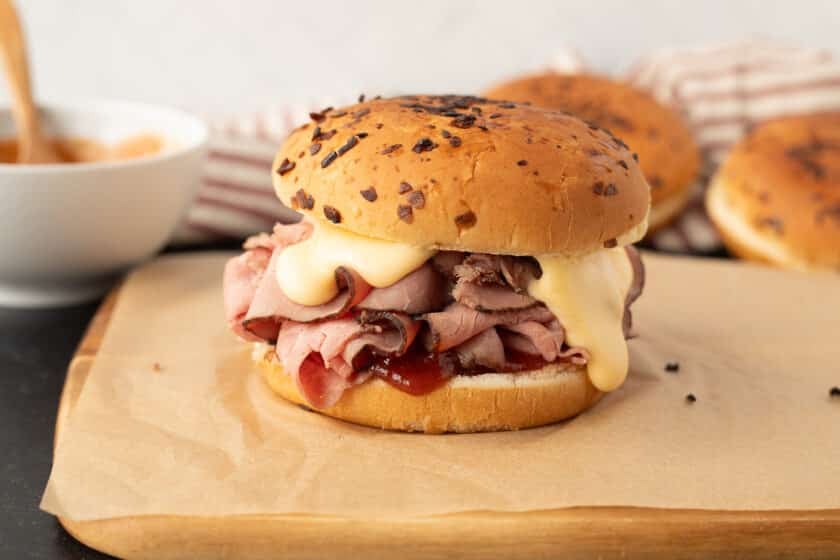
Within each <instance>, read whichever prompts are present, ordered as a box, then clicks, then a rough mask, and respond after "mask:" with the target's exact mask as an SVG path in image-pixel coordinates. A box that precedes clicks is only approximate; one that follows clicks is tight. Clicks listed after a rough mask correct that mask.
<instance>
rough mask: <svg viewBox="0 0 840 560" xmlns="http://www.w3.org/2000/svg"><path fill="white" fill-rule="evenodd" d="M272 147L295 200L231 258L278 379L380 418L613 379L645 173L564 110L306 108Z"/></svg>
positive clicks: (558, 397) (528, 401)
mask: <svg viewBox="0 0 840 560" xmlns="http://www.w3.org/2000/svg"><path fill="white" fill-rule="evenodd" d="M311 119H312V122H309V123H307V124H304V125H303V126H301V127H299V128H297V129H295V130H294V131H293V132H292V133H291V135H290V136H289V137H288V139H287V140H286V141H285V142H284V144H283V145H282V147H281V148H280V151H279V153H278V154H277V156H276V158H275V161H274V167H273V178H274V185H275V190H276V193H277V196H278V197H279V198H280V200H281V201H282V202H284V203H285V204H287V205H289V206H290V207H291V208H293V209H295V210H297V211H299V212H300V213H301V214H302V217H301V220H300V221H299V222H297V223H293V224H278V225H277V226H275V228H274V230H273V231H272V232H271V233H264V234H261V235H257V236H254V237H252V238H250V239H248V240H247V241H246V242H245V245H244V249H245V251H244V252H243V253H242V254H241V255H239V256H236V257H234V258H232V259H231V260H230V261H229V262H228V263H227V265H226V267H225V271H224V300H225V312H226V316H227V321H228V324H229V325H230V328H231V329H232V330H233V332H234V333H236V334H237V335H238V336H239V337H240V338H242V339H243V340H245V341H249V342H252V343H254V349H253V353H252V354H253V358H254V360H255V362H256V364H257V369H259V371H260V372H261V374H262V376H263V377H264V379H265V380H266V382H267V384H268V386H269V387H270V388H271V389H272V390H273V391H275V392H276V393H277V394H278V395H279V396H280V397H282V398H283V399H286V400H287V401H291V402H293V403H297V404H299V405H301V406H303V407H306V408H308V409H312V410H315V411H318V412H321V413H323V414H325V415H328V416H332V417H335V418H339V419H343V420H346V421H350V422H354V423H357V424H362V425H366V426H373V427H377V428H383V429H391V430H404V431H421V432H428V433H440V432H479V431H493V430H512V429H519V428H527V427H533V426H539V425H543V424H548V423H551V422H556V421H559V420H562V419H565V418H569V417H571V416H574V415H576V414H578V413H580V412H581V411H583V410H585V409H587V408H588V407H590V406H592V405H593V404H595V403H596V402H597V401H598V400H599V399H600V397H601V396H602V395H603V394H604V393H605V392H608V391H613V390H615V389H617V388H618V387H619V386H621V384H622V382H623V381H624V379H625V377H626V375H627V372H628V350H627V344H626V342H625V340H626V338H627V336H628V334H629V332H630V328H631V316H630V311H629V307H630V304H632V303H633V301H634V300H635V299H636V298H637V297H638V296H639V294H640V293H641V290H642V285H643V279H644V273H643V268H642V263H641V260H640V257H639V254H638V253H637V252H636V251H635V249H634V248H633V247H632V246H631V244H632V243H633V242H635V241H637V240H639V239H640V238H641V237H642V236H643V235H644V233H645V230H646V227H647V217H648V210H649V205H650V198H649V197H650V195H649V188H648V185H647V183H646V182H645V179H644V177H643V175H642V172H641V170H640V169H639V167H638V165H637V164H636V161H635V160H634V158H633V155H632V153H631V152H630V150H629V149H628V148H627V146H626V145H625V143H624V142H623V141H621V140H620V139H618V138H616V137H614V136H613V135H612V134H611V133H609V132H608V131H606V130H604V129H602V128H599V127H598V126H596V125H594V124H592V123H585V122H583V121H582V120H579V119H577V118H575V117H572V116H569V115H566V114H562V113H560V112H554V111H549V110H544V109H538V108H533V107H529V106H527V105H520V104H517V103H513V102H509V101H496V100H489V99H484V98H479V97H472V96H454V95H446V96H428V95H422V96H406V97H395V98H390V99H381V98H376V99H372V100H369V101H366V102H365V101H362V102H360V103H358V104H356V105H353V106H349V107H344V108H340V109H332V108H329V109H325V110H324V111H321V112H319V113H313V114H311Z"/></svg>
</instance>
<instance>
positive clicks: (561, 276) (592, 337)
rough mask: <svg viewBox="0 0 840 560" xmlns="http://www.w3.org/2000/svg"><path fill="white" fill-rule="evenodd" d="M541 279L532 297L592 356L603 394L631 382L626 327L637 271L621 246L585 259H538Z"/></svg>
mask: <svg viewBox="0 0 840 560" xmlns="http://www.w3.org/2000/svg"><path fill="white" fill-rule="evenodd" d="M536 259H537V261H538V262H539V263H540V266H541V267H542V271H543V273H542V277H540V278H539V279H535V280H533V281H531V284H530V285H529V286H528V293H529V294H531V296H532V297H534V298H536V299H538V300H540V301H542V302H543V303H545V304H546V305H547V306H548V308H549V309H550V310H551V312H552V313H554V314H555V315H556V316H557V318H558V319H559V320H560V323H561V324H562V325H563V328H565V329H566V340H567V341H568V343H569V345H570V346H580V347H583V348H586V349H587V350H588V351H589V355H590V360H589V363H588V364H587V370H588V372H589V379H590V380H591V381H592V384H593V385H595V387H597V388H598V389H599V390H601V391H612V390H614V389H616V388H618V387H619V386H620V385H621V384H622V383H623V382H624V379H625V378H626V377H627V369H628V362H629V358H628V353H627V343H626V342H625V340H624V332H623V330H622V326H621V322H622V317H623V315H624V300H625V298H626V297H627V292H628V291H629V289H630V285H631V284H632V282H633V267H632V265H631V264H630V260H629V259H628V258H627V253H626V252H625V250H624V249H623V248H622V247H615V248H613V249H604V250H601V251H595V252H594V253H590V254H588V255H584V256H581V257H563V256H557V255H546V256H542V257H536Z"/></svg>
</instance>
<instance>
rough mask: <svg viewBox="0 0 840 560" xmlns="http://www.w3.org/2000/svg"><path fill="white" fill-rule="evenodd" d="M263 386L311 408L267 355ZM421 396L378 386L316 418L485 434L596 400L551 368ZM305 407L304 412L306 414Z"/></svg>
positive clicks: (574, 370)
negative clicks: (322, 417) (329, 417)
mask: <svg viewBox="0 0 840 560" xmlns="http://www.w3.org/2000/svg"><path fill="white" fill-rule="evenodd" d="M255 358H256V361H257V364H258V366H259V369H260V372H261V373H262V376H263V379H265V381H266V382H267V383H268V385H269V387H271V389H272V390H274V392H275V393H277V394H278V395H280V396H281V397H283V398H284V399H286V400H288V401H291V402H294V403H297V404H300V405H304V406H306V407H310V405H309V404H308V403H307V402H306V401H305V400H304V398H303V397H302V396H301V394H300V393H299V392H298V389H297V386H296V385H295V382H294V380H293V379H292V377H291V376H290V375H287V374H286V373H285V372H284V371H283V368H282V366H281V365H280V364H279V363H278V362H277V360H276V359H274V351H273V349H269V348H267V349H266V350H265V352H262V353H261V357H260V356H258V355H255ZM455 379H456V380H457V381H455V382H453V381H450V382H449V383H447V384H446V385H444V386H443V387H441V388H439V389H437V390H435V391H432V392H431V393H429V394H427V395H422V396H414V395H409V394H408V393H405V392H403V391H400V390H399V389H395V388H394V387H391V386H390V385H388V384H387V383H386V382H385V381H382V380H381V379H376V378H374V379H370V380H368V381H366V382H364V383H362V384H361V385H357V386H356V387H353V388H352V389H350V390H349V391H347V392H346V393H345V394H344V395H343V396H342V397H341V399H340V400H339V401H338V403H336V404H335V406H333V407H331V408H328V409H325V410H318V412H320V413H322V414H326V415H327V416H332V417H333V418H339V419H341V420H346V421H348V422H353V423H354V424H361V425H363V426H371V427H373V428H382V429H385V430H402V431H407V432H426V433H443V432H459V433H470V432H490V431H500V430H518V429H521V428H532V427H535V426H542V425H545V424H551V423H552V422H558V421H560V420H564V419H566V418H570V417H572V416H575V415H577V414H579V413H580V412H582V411H584V410H586V409H587V408H589V407H590V406H592V405H593V404H595V403H596V402H598V400H599V399H600V398H601V396H602V395H603V393H601V392H600V391H598V390H597V389H596V388H595V387H594V386H593V385H592V383H590V381H589V376H588V374H587V372H586V368H585V367H581V366H574V365H570V364H550V365H548V366H546V367H545V368H543V369H542V370H539V371H535V372H532V373H530V374H529V373H516V374H484V375H478V376H475V377H465V376H458V377H456V378H455ZM310 408H311V407H310Z"/></svg>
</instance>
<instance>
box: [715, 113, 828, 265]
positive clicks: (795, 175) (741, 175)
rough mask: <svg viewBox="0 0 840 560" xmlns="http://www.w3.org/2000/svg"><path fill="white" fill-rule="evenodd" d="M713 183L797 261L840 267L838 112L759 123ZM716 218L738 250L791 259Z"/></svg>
mask: <svg viewBox="0 0 840 560" xmlns="http://www.w3.org/2000/svg"><path fill="white" fill-rule="evenodd" d="M713 183H714V184H715V185H716V188H719V189H721V191H722V192H721V195H722V196H723V199H724V200H725V203H726V206H727V208H729V209H730V210H731V211H732V212H733V213H734V214H736V215H738V216H739V217H740V218H741V219H742V220H743V221H745V222H746V223H748V224H749V225H750V226H751V227H752V229H754V230H755V232H756V233H757V234H758V235H760V236H761V237H763V238H766V239H768V240H772V242H774V243H776V244H778V245H780V246H782V247H783V248H784V249H785V251H786V253H788V254H789V255H790V257H791V260H796V261H800V262H804V263H807V264H809V265H810V266H811V267H814V268H827V269H836V270H840V113H831V114H829V113H825V114H817V115H808V116H800V117H790V118H785V119H779V120H774V121H771V122H768V123H766V124H764V125H762V126H760V127H758V128H756V129H755V130H754V131H753V132H752V133H751V134H749V135H748V136H747V137H745V138H744V139H743V140H742V141H741V142H739V143H738V144H737V145H736V146H735V147H734V148H733V149H732V151H731V152H730V154H729V156H728V158H727V160H726V161H725V162H724V164H723V165H722V166H721V168H720V169H719V170H718V173H717V174H716V176H715V178H714V181H713ZM713 219H714V216H713ZM715 223H716V225H717V226H718V229H719V230H721V233H722V234H723V238H724V241H725V242H726V243H727V246H728V247H729V248H730V249H732V251H733V252H734V253H736V254H739V255H742V256H744V257H746V258H751V259H755V260H761V261H765V262H773V263H775V264H780V265H783V266H786V265H787V262H779V260H778V259H775V258H772V257H771V256H769V255H764V254H757V253H756V252H755V250H753V249H750V248H747V247H745V246H744V244H743V243H742V241H741V240H739V239H738V238H737V236H736V235H735V234H734V233H733V232H729V231H726V229H725V225H724V224H722V223H720V221H715Z"/></svg>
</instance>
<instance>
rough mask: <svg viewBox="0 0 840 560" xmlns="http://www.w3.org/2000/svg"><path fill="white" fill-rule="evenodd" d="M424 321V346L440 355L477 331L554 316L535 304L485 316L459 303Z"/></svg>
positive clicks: (542, 319) (544, 319) (430, 314)
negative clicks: (425, 332) (426, 337)
mask: <svg viewBox="0 0 840 560" xmlns="http://www.w3.org/2000/svg"><path fill="white" fill-rule="evenodd" d="M423 319H424V320H425V321H426V323H428V325H429V336H428V339H427V340H426V345H427V347H428V348H429V349H431V350H434V351H437V352H443V351H445V350H448V349H450V348H453V347H455V346H458V345H459V344H461V343H462V342H465V341H467V340H469V339H471V338H472V337H474V336H475V335H477V334H479V333H480V332H482V331H484V330H487V329H489V328H490V327H495V326H496V325H516V324H518V323H524V322H525V321H537V322H539V323H547V322H549V321H551V320H553V319H554V315H553V314H552V313H551V311H549V310H548V308H546V307H545V306H544V305H535V306H533V307H528V308H525V309H519V310H515V311H498V312H495V313H484V312H481V311H477V310H475V309H473V308H471V307H468V306H466V305H463V304H461V303H457V302H456V303H453V304H450V305H449V306H447V307H446V309H444V310H443V311H439V312H437V313H427V314H425V315H423Z"/></svg>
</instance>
